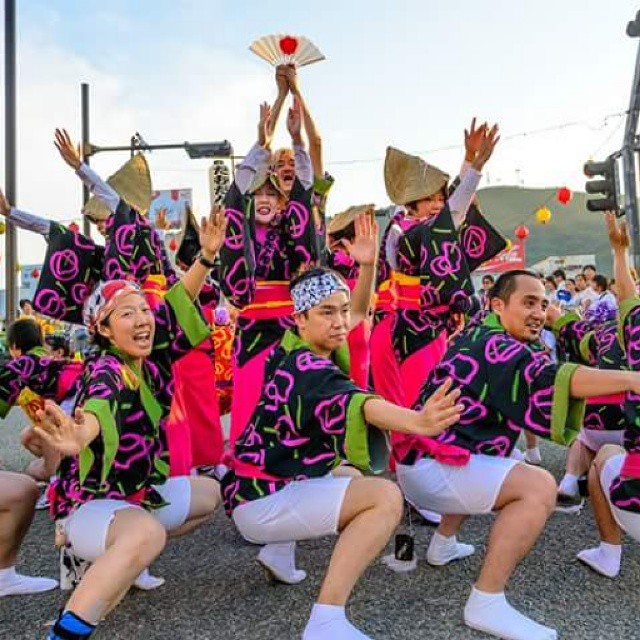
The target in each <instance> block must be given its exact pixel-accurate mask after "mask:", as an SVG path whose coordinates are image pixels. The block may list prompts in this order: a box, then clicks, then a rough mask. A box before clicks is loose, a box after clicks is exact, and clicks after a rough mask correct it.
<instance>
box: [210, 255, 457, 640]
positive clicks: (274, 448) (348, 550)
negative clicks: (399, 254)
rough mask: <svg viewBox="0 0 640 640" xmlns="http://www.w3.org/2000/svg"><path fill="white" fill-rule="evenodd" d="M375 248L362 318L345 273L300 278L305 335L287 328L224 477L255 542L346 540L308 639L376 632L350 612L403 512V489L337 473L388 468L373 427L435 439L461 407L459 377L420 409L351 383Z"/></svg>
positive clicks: (226, 492)
mask: <svg viewBox="0 0 640 640" xmlns="http://www.w3.org/2000/svg"><path fill="white" fill-rule="evenodd" d="M373 246H374V248H373V251H372V256H371V260H370V261H365V262H364V263H363V262H362V261H360V264H361V265H363V267H362V268H361V279H360V281H359V284H362V282H364V280H363V275H362V274H363V270H362V269H364V273H367V274H368V276H367V280H368V282H369V284H368V285H367V287H365V288H362V287H359V286H356V289H355V290H354V293H353V298H354V305H353V306H354V313H353V314H352V313H351V311H350V309H351V302H350V298H349V296H350V294H349V288H348V287H347V285H346V283H345V282H344V280H342V278H341V277H340V276H339V275H338V274H336V273H334V272H332V271H329V270H327V269H319V268H318V269H311V270H310V271H307V272H306V273H305V274H303V275H302V276H300V277H299V278H298V279H296V280H294V281H293V282H292V283H291V296H292V299H293V305H294V315H293V317H294V320H295V322H296V327H297V330H296V331H295V332H294V331H288V332H287V333H285V335H284V337H283V339H282V341H281V343H280V345H279V346H278V347H277V348H276V349H275V351H274V353H273V355H272V356H270V358H269V360H268V361H267V364H266V369H265V387H264V390H263V392H262V396H261V399H260V403H259V404H258V407H257V409H256V411H255V412H254V414H253V416H252V418H251V421H250V422H249V424H248V426H247V428H246V429H245V431H244V432H243V433H242V435H241V436H240V438H239V439H238V440H237V442H236V446H235V460H234V466H233V470H232V471H230V472H229V473H228V474H227V475H226V476H225V477H224V479H223V481H222V484H223V497H224V501H225V506H226V509H227V513H228V514H229V515H232V518H233V521H234V523H235V525H236V527H237V528H238V530H239V532H240V533H241V534H242V536H243V537H244V538H245V539H247V540H249V541H250V542H254V543H257V544H278V543H287V542H289V541H296V540H307V539H311V538H319V537H322V536H329V535H339V538H338V541H337V543H336V545H335V548H334V551H333V555H332V557H331V562H330V564H329V568H328V570H327V573H326V576H325V578H324V581H323V583H322V587H321V589H320V594H319V596H318V599H317V602H316V604H315V605H314V607H313V610H312V612H311V617H310V619H309V622H308V623H307V626H306V628H305V631H304V635H303V638H304V640H320V639H323V640H324V639H327V638H331V639H332V640H356V639H360V640H362V639H365V638H367V637H368V636H366V635H364V634H363V633H361V632H360V631H359V630H358V629H356V628H355V627H354V626H353V625H351V624H350V622H349V621H348V620H347V617H346V613H345V605H346V602H347V600H348V598H349V596H350V594H351V591H352V590H353V588H354V586H355V583H356V582H357V580H358V579H359V578H360V576H361V575H362V573H363V572H364V570H365V569H366V568H367V567H368V566H369V565H370V564H371V563H372V562H373V560H374V559H375V558H376V556H377V555H378V554H379V553H380V551H381V550H382V549H383V548H384V547H385V545H386V544H387V542H388V540H389V538H390V537H391V535H392V534H393V531H394V530H395V528H396V526H397V524H398V522H399V521H400V519H401V517H402V510H403V501H402V494H401V493H400V490H399V489H398V487H397V486H396V485H395V484H393V483H392V482H390V481H388V480H384V479H382V478H367V477H356V478H353V477H335V476H332V475H331V471H332V470H333V469H334V468H335V467H336V466H337V465H339V464H340V462H341V460H343V459H346V460H348V461H349V462H351V463H352V464H353V465H355V466H357V467H359V468H360V469H363V470H374V471H375V470H377V471H382V470H384V469H385V468H386V462H387V460H388V456H387V455H384V454H386V453H388V448H387V443H386V439H385V438H384V436H383V435H382V433H381V432H380V431H378V429H376V428H375V427H378V428H380V429H383V430H391V429H397V430H399V431H403V432H404V433H411V434H416V435H427V434H431V435H436V434H438V433H440V432H441V431H442V430H443V429H445V428H446V426H449V425H451V424H453V423H454V422H455V421H457V420H458V418H459V415H460V410H461V407H460V406H459V405H456V402H455V401H456V399H457V396H458V393H457V392H453V393H452V392H451V391H450V385H451V382H450V381H449V382H447V383H446V384H444V385H443V386H442V387H441V388H440V389H439V390H438V391H436V392H435V393H434V395H433V396H432V398H431V399H430V400H429V402H427V403H426V404H425V406H424V409H423V410H422V411H420V412H415V411H411V410H410V409H406V408H403V407H398V406H396V405H393V404H390V403H388V402H386V401H384V400H381V399H379V398H377V397H376V396H373V395H371V394H369V393H368V392H366V391H363V390H361V389H359V388H358V387H356V386H355V385H354V383H353V382H352V381H351V380H350V379H349V374H348V370H349V369H348V348H347V344H346V339H347V334H348V332H349V330H350V329H351V327H352V326H354V325H355V324H357V323H359V322H360V321H361V320H362V317H364V313H366V310H367V306H368V303H369V299H370V297H369V296H370V290H371V289H370V286H371V283H372V282H373V277H372V276H373V264H374V256H375V244H374V245H373ZM363 294H364V295H363ZM361 303H362V304H361ZM370 425H371V426H370ZM381 454H382V455H381Z"/></svg>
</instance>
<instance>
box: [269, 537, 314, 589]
mask: <svg viewBox="0 0 640 640" xmlns="http://www.w3.org/2000/svg"><path fill="white" fill-rule="evenodd" d="M258 562H259V563H260V564H261V565H262V566H263V567H264V568H265V569H266V570H267V571H268V572H269V573H270V574H271V575H272V576H273V577H274V578H275V579H276V580H278V581H280V582H284V583H285V584H298V583H300V582H302V581H303V580H304V579H305V578H306V577H307V572H306V571H302V569H296V543H295V542H277V543H272V544H267V545H265V546H264V547H262V549H261V550H260V553H259V554H258Z"/></svg>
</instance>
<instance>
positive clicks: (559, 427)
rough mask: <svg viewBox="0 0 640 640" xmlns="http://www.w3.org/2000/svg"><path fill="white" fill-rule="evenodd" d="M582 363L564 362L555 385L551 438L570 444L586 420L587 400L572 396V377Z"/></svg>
mask: <svg viewBox="0 0 640 640" xmlns="http://www.w3.org/2000/svg"><path fill="white" fill-rule="evenodd" d="M579 366H580V365H577V364H563V365H560V367H559V368H558V372H557V373H556V381H555V384H554V386H553V407H552V408H551V440H553V442H557V443H558V444H562V445H565V446H569V445H570V444H571V443H572V442H573V441H574V440H575V439H576V438H577V437H578V433H579V432H580V429H581V428H582V424H583V422H584V408H585V401H584V400H583V399H577V398H572V397H571V378H572V376H573V374H574V373H575V370H576V369H577V368H578V367H579Z"/></svg>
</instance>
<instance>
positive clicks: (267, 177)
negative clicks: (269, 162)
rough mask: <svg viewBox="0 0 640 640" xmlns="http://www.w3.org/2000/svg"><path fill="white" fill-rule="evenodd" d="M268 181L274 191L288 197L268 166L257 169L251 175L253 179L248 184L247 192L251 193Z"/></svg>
mask: <svg viewBox="0 0 640 640" xmlns="http://www.w3.org/2000/svg"><path fill="white" fill-rule="evenodd" d="M267 181H269V182H270V183H271V184H272V185H273V187H274V188H275V189H276V191H277V192H278V193H279V194H280V195H281V196H282V197H283V198H285V199H286V200H288V199H289V196H288V195H287V194H286V193H285V192H284V191H283V190H282V189H281V188H280V184H279V182H278V177H277V176H276V174H275V173H273V171H272V170H271V169H270V168H263V169H262V170H260V171H257V172H256V174H255V175H254V176H253V180H252V181H251V184H250V185H249V189H248V190H247V193H249V194H251V195H253V194H254V193H255V192H256V191H258V189H260V188H261V187H262V186H264V184H265V183H266V182H267Z"/></svg>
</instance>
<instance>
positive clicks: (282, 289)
mask: <svg viewBox="0 0 640 640" xmlns="http://www.w3.org/2000/svg"><path fill="white" fill-rule="evenodd" d="M292 313H293V302H292V301H291V294H290V293H289V283H288V282H283V281H275V280H274V281H269V280H265V281H260V282H257V283H256V294H255V297H254V300H253V302H252V303H251V304H248V305H247V306H246V307H244V309H242V311H241V312H240V315H241V316H242V317H244V318H249V319H250V320H275V319H277V318H286V317H287V316H290V315H291V314H292Z"/></svg>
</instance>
